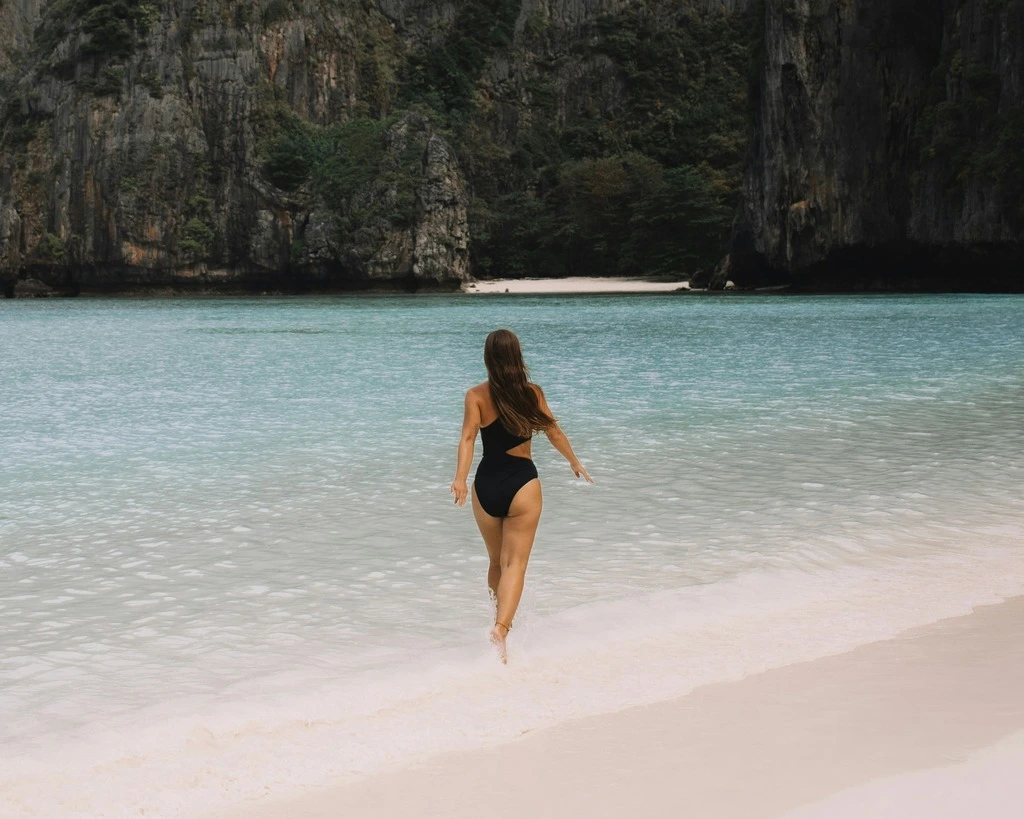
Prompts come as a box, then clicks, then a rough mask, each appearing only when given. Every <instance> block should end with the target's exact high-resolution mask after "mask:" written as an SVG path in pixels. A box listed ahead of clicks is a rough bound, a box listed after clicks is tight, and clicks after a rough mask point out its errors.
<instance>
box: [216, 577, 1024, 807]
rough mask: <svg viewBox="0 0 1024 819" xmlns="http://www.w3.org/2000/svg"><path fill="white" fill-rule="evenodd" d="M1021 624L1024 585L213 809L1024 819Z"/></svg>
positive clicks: (1023, 668)
mask: <svg viewBox="0 0 1024 819" xmlns="http://www.w3.org/2000/svg"><path fill="white" fill-rule="evenodd" d="M1022 623H1024V597H1017V598H1013V599H1011V600H1009V601H1007V602H1005V603H1002V604H997V605H991V606H983V607H979V608H978V609H976V610H975V612H974V613H973V614H971V615H968V616H966V617H957V618H951V619H947V620H943V621H940V622H938V623H935V624H933V625H931V626H927V627H924V628H919V629H914V630H911V631H908V632H905V633H904V634H902V635H901V636H899V637H897V638H895V639H892V640H884V641H880V642H876V643H871V644H868V645H865V646H862V647H860V648H858V649H855V650H854V651H850V652H848V653H845V654H840V655H835V656H832V657H826V658H822V659H819V660H815V661H813V662H808V663H799V664H796V665H791V666H787V667H784V668H779V669H775V670H771V671H766V672H764V673H761V674H755V675H752V676H748V677H746V678H744V679H742V680H740V681H737V682H731V683H721V684H716V685H709V686H705V687H703V688H699V689H697V690H696V691H694V692H693V693H691V694H689V695H687V696H685V697H682V698H680V699H677V700H674V701H670V702H664V703H659V704H655V705H651V706H644V707H640V708H633V709H629V710H626V711H622V712H620V713H617V714H611V715H605V716H599V717H593V718H587V719H582V720H577V721H574V722H570V723H565V724H563V725H560V726H556V727H554V728H550V729H546V730H541V731H537V732H531V733H529V734H527V735H525V736H523V737H522V739H520V740H519V741H516V742H513V743H510V744H505V745H500V746H497V747H492V748H488V749H484V750H479V751H472V752H460V753H455V754H447V755H444V756H440V757H437V758H433V759H429V760H425V761H422V762H421V763H419V764H417V765H415V766H412V767H408V768H404V769H400V770H393V771H391V772H388V773H383V774H379V775H376V776H372V777H370V778H367V779H363V780H360V781H357V782H353V783H350V784H347V785H341V786H339V787H336V788H334V789H332V790H329V791H325V792H318V793H309V794H307V795H305V796H304V797H301V798H297V799H292V800H288V801H278V802H269V801H266V800H263V801H254V802H248V803H245V804H241V805H238V806H237V808H236V809H234V810H233V811H232V812H228V813H218V814H216V816H217V819H242V817H245V819H329V818H330V819H334V818H335V817H344V816H359V817H367V819H399V817H401V819H406V817H409V816H416V817H446V819H462V817H465V819H470V817H473V819H475V817H478V816H488V817H498V818H499V819H511V817H551V818H552V819H554V817H582V816H586V817H609V819H611V817H621V816H623V815H636V816H643V817H665V819H669V818H670V817H671V819H677V818H678V817H680V816H695V817H701V819H759V818H761V817H764V819H767V818H768V817H782V818H783V819H853V817H857V819H860V817H863V816H871V817H872V818H873V819H897V818H898V819H967V817H971V819H975V817H977V818H978V819H1011V817H1013V819H1019V816H1020V812H1019V807H1020V805H1021V804H1024V779H1022V778H1021V777H1020V776H1019V775H1018V774H1019V772H1020V771H1021V770H1022V769H1024V693H1022V692H1024V641H1022V640H1021V639H1020V637H1021V624H1022ZM770 637H771V635H766V639H770ZM510 695H512V692H510Z"/></svg>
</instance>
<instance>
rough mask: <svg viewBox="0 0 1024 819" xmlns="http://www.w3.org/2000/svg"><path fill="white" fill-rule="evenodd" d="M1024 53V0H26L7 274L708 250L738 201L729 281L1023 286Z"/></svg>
mask: <svg viewBox="0 0 1024 819" xmlns="http://www.w3.org/2000/svg"><path fill="white" fill-rule="evenodd" d="M1022 61H1024V0H683V2H680V0H646V1H645V2H641V0H259V2H257V3H245V2H241V0H167V1H166V2H156V0H141V1H140V0H0V117H2V122H0V287H2V290H3V291H4V292H5V293H7V294H11V293H14V292H18V293H25V294H28V293H40V292H47V291H48V290H50V289H53V290H56V291H57V292H77V291H79V290H94V291H114V290H124V289H140V288H143V289H152V288H173V289H214V290H231V289H275V290H278V289H285V290H310V289H352V288H362V287H392V288H393V287H402V288H416V287H421V286H429V287H435V288H451V287H456V286H458V285H459V284H460V283H461V282H462V281H464V280H465V279H467V278H468V277H470V276H471V275H472V274H474V273H475V274H476V275H536V274H543V275H564V274H566V273H595V272H600V273H614V272H647V271H649V270H658V271H660V272H670V273H675V274H685V273H691V272H694V271H695V270H696V269H698V268H704V269H708V260H709V259H710V258H714V257H716V256H717V255H719V254H720V253H723V252H724V251H725V250H726V249H727V244H728V234H729V229H730V227H729V226H730V224H732V223H733V219H732V217H731V216H730V213H732V212H733V211H735V213H736V218H735V223H734V228H733V231H732V234H733V235H732V252H731V254H730V256H729V264H728V265H725V266H723V267H722V268H721V269H720V271H719V272H718V273H717V274H716V276H715V277H714V280H713V282H712V283H713V285H715V286H721V285H722V284H724V282H725V280H726V279H727V278H731V279H733V280H734V281H735V282H736V283H737V284H740V285H741V286H742V285H750V286H756V285H759V284H771V283H776V282H795V283H797V284H798V285H801V286H805V287H808V288H812V289H837V288H857V287H892V286H896V287H935V288H962V289H1019V288H1021V287H1022V284H1021V283H1022V281H1024V276H1022V275H1021V267H1022V258H1024V256H1022V250H1021V247H1022V237H1024V232H1022V231H1024V207H1022V205H1021V201H1022V194H1024V115H1022V113H1021V111H1022V107H1021V105H1022V102H1024V98H1022V94H1024V91H1022V83H1024V79H1022V77H1024V64H1022ZM752 66H753V69H754V70H751V67H752ZM751 78H752V81H751Z"/></svg>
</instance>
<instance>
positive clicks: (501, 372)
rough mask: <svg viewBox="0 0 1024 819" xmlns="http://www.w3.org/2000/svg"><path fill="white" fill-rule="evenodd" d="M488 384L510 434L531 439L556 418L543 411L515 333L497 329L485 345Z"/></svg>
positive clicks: (495, 406) (502, 421) (489, 336)
mask: <svg viewBox="0 0 1024 819" xmlns="http://www.w3.org/2000/svg"><path fill="white" fill-rule="evenodd" d="M484 364H485V365H486V367H487V382H488V384H489V385H490V388H491V398H492V399H493V400H494V408H495V409H496V410H497V411H498V418H500V419H501V423H502V424H503V425H504V426H505V429H507V430H508V431H509V432H514V433H515V434H516V435H519V436H520V437H522V438H529V437H530V436H531V435H533V432H534V430H538V429H547V428H548V427H550V426H551V425H552V424H554V423H555V419H554V418H552V417H551V416H550V415H548V414H547V413H546V412H544V410H542V409H541V408H540V404H539V402H538V401H537V393H535V392H534V391H533V388H532V387H531V386H530V371H529V370H528V369H527V367H526V362H524V361H523V350H522V348H521V347H520V346H519V339H518V338H517V337H516V334H515V333H513V332H512V331H511V330H495V331H494V332H493V333H491V334H490V335H488V336H487V341H485V342H484Z"/></svg>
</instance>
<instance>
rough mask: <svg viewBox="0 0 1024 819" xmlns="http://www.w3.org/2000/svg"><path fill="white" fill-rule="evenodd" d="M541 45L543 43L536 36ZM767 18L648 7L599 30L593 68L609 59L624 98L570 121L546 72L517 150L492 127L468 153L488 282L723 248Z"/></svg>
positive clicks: (585, 47)
mask: <svg viewBox="0 0 1024 819" xmlns="http://www.w3.org/2000/svg"><path fill="white" fill-rule="evenodd" d="M538 30H539V34H538V35H537V36H539V37H540V38H541V39H542V38H543V36H544V29H543V27H539V29H538ZM762 38H763V32H762V30H761V14H760V10H759V9H755V10H754V11H752V12H751V13H749V14H744V15H734V16H722V15H702V14H698V13H697V12H696V11H694V10H692V9H689V10H688V9H685V8H684V9H680V8H679V6H678V5H676V4H667V3H666V4H645V5H643V6H637V7H633V8H628V9H625V10H624V11H622V12H620V13H618V14H615V15H607V16H604V17H601V18H600V19H599V20H598V21H597V25H596V28H595V32H594V37H593V38H591V39H589V40H585V41H583V42H581V44H580V45H579V46H578V49H579V51H580V54H579V56H580V57H581V58H582V59H583V60H587V61H594V60H600V59H602V58H603V59H605V60H607V61H610V62H611V64H612V66H613V67H614V77H615V81H616V82H618V83H621V86H622V92H623V93H622V97H623V102H622V103H621V104H619V105H616V106H614V107H608V108H606V109H605V110H601V109H599V108H592V107H584V108H583V109H582V110H579V111H577V112H573V114H572V115H570V116H567V117H565V118H564V119H563V120H562V121H561V122H559V115H558V110H557V103H558V100H557V95H556V94H554V93H553V90H552V89H551V87H550V84H549V83H547V82H546V81H545V77H544V76H543V75H542V74H539V75H538V76H536V77H534V78H532V80H530V81H528V82H527V83H526V90H527V92H528V93H529V95H530V99H531V102H532V103H533V104H532V106H531V111H530V114H531V126H530V127H529V128H527V129H525V130H523V131H522V132H521V133H520V134H519V135H518V138H517V140H516V142H515V144H514V146H513V147H512V149H511V150H510V151H505V152H503V151H502V150H501V147H500V146H496V145H493V144H491V142H490V137H489V134H488V133H487V131H486V129H485V128H483V127H481V128H479V129H478V130H477V132H476V133H475V134H473V133H470V134H469V135H468V136H467V138H466V140H465V143H464V146H463V152H464V154H466V155H467V164H468V165H470V166H472V167H476V171H475V173H474V174H473V180H474V183H476V193H477V201H476V202H475V203H474V208H473V210H472V212H471V214H470V215H471V227H472V237H473V245H472V248H473V261H474V265H475V270H477V271H478V273H481V274H487V273H491V274H497V275H531V274H532V275H537V274H545V275H564V274H572V273H577V274H615V273H632V274H635V273H665V274H681V273H686V272H692V271H693V270H694V269H695V268H698V267H706V266H709V265H712V264H714V263H715V262H716V261H717V260H718V259H719V258H720V257H721V256H722V255H723V253H724V252H725V249H726V245H727V243H728V238H729V232H730V228H731V222H732V213H733V210H734V207H735V203H736V197H737V193H738V189H739V185H740V180H741V176H742V171H743V158H744V154H745V151H746V148H747V144H748V140H749V137H750V129H751V125H752V121H753V116H752V101H751V98H750V94H749V90H750V82H749V76H750V73H751V63H752V62H753V60H754V59H755V55H756V54H757V53H759V50H760V44H761V40H762Z"/></svg>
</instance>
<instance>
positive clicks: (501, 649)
mask: <svg viewBox="0 0 1024 819" xmlns="http://www.w3.org/2000/svg"><path fill="white" fill-rule="evenodd" d="M508 630H509V627H508V626H506V625H505V624H504V623H497V622H496V623H495V624H494V628H492V629H491V642H492V643H493V644H494V645H495V647H496V648H497V649H498V657H499V658H500V659H501V662H502V664H505V663H507V662H508V652H507V651H506V650H505V638H506V637H508Z"/></svg>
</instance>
